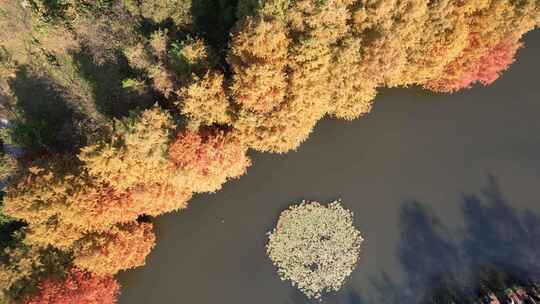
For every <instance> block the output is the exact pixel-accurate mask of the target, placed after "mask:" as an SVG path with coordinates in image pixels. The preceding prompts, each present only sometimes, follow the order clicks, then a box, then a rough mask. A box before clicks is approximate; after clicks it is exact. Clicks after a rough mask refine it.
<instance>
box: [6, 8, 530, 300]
mask: <svg viewBox="0 0 540 304" xmlns="http://www.w3.org/2000/svg"><path fill="white" fill-rule="evenodd" d="M539 25H540V3H539V2H538V1H536V0H521V1H510V0H482V1H447V0H437V1H428V0H407V1H401V2H399V1H393V0H381V1H371V0H358V1H357V0H325V1H319V0H294V1H292V0H238V1H207V0H174V1H166V0H124V1H117V0H20V1H13V0H0V28H2V29H3V30H2V31H0V102H1V104H0V118H1V119H2V126H0V127H1V132H0V135H1V140H2V142H1V143H2V151H0V152H1V155H0V161H1V165H0V168H1V172H0V178H1V179H2V186H3V192H2V203H1V205H0V227H1V231H2V235H3V237H2V238H1V244H2V245H1V246H2V248H0V249H1V252H0V261H2V263H1V265H0V290H1V293H0V297H1V301H0V302H2V301H3V302H7V303H10V302H15V303H17V302H26V303H114V302H115V301H116V300H115V297H116V295H117V294H118V293H119V286H118V283H116V282H115V281H114V277H113V276H114V275H115V274H116V273H117V272H119V271H121V270H127V269H130V268H133V267H138V266H141V265H144V263H145V258H146V256H147V255H148V254H149V252H150V251H151V250H152V248H153V247H154V244H155V236H154V233H153V231H152V223H151V222H152V217H155V216H158V215H160V214H163V213H167V212H171V211H174V210H180V209H183V208H186V207H187V205H188V201H189V200H190V198H191V197H192V196H193V195H196V194H197V193H205V192H215V191H218V190H219V189H220V188H221V187H222V185H223V184H224V183H225V182H227V181H228V180H230V179H235V178H238V177H240V176H242V175H243V174H244V173H246V171H247V168H248V167H249V166H250V165H251V160H250V158H249V156H248V151H250V150H256V151H262V152H272V153H285V152H288V151H291V150H294V149H296V148H298V146H299V145H300V144H301V143H302V142H304V141H305V140H306V139H307V138H308V137H309V134H310V133H311V132H312V130H313V128H314V126H315V125H316V123H317V121H319V120H320V119H321V118H323V117H325V116H327V115H329V116H332V117H336V118H340V119H346V120H351V119H355V118H357V117H360V116H362V115H364V114H366V113H368V112H369V111H370V110H371V107H372V104H373V102H374V99H375V96H376V94H377V89H378V88H382V87H406V86H421V87H423V88H426V89H428V90H432V91H435V92H444V93H447V92H454V91H457V90H460V89H466V88H470V87H472V86H474V85H476V84H481V85H489V84H491V83H493V82H494V81H495V80H496V79H497V78H498V77H499V76H500V75H501V73H502V72H503V71H504V70H506V69H507V68H508V67H509V65H510V64H511V63H512V62H513V61H514V60H515V55H516V52H517V51H518V50H519V48H520V47H523V43H522V42H521V37H522V36H523V35H524V34H525V33H526V32H528V31H530V30H532V29H534V28H535V27H537V26H539ZM14 151H18V152H14ZM4 236H5V237H4ZM314 292H315V294H316V292H317V291H314Z"/></svg>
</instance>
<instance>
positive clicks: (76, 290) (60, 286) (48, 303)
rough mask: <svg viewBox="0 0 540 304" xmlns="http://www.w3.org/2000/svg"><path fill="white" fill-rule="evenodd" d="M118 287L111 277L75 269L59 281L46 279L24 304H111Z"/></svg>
mask: <svg viewBox="0 0 540 304" xmlns="http://www.w3.org/2000/svg"><path fill="white" fill-rule="evenodd" d="M119 293H120V285H119V284H118V283H117V282H116V280H115V279H114V278H113V277H112V276H98V275H95V274H92V273H90V272H86V271H82V270H80V269H77V268H72V269H69V270H68V271H67V272H66V274H65V277H64V278H63V279H61V280H59V279H55V278H47V279H45V280H43V281H41V282H40V283H39V284H38V292H37V294H35V295H33V296H30V297H27V298H26V299H25V300H24V302H23V303H25V304H71V303H78V304H113V303H116V297H117V296H118V294H119Z"/></svg>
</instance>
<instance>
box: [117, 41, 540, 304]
mask: <svg viewBox="0 0 540 304" xmlns="http://www.w3.org/2000/svg"><path fill="white" fill-rule="evenodd" d="M539 72H540V31H536V32H534V33H530V34H528V36H527V37H526V48H524V49H522V50H521V51H520V52H519V54H518V61H517V62H516V63H515V64H514V65H512V67H511V68H510V70H508V71H507V72H506V73H505V74H504V75H503V76H502V77H501V78H500V79H499V80H498V81H497V82H496V83H495V84H493V85H492V86H491V87H489V88H475V89H472V90H468V91H466V92H460V93H456V94H453V95H436V94H432V93H428V92H424V91H422V90H419V89H392V90H383V91H382V92H381V93H380V95H379V96H378V97H377V99H376V103H375V107H374V109H373V111H372V113H371V114H369V115H368V116H367V117H365V118H362V119H358V120H355V121H353V122H345V121H339V120H332V119H326V120H323V121H321V122H320V123H319V124H318V125H317V127H316V129H315V131H314V133H313V134H312V136H311V137H310V139H309V140H308V141H307V142H306V143H304V144H303V145H302V146H301V147H300V148H299V149H298V151H296V152H291V153H288V154H286V155H272V154H261V153H252V156H253V163H254V165H253V166H252V167H251V168H249V170H248V173H247V175H245V176H243V177H242V178H240V179H239V180H235V181H231V182H229V183H227V184H226V185H225V186H224V188H223V189H222V190H221V191H219V192H217V193H216V194H213V195H199V196H197V197H195V198H194V199H193V200H192V201H191V202H190V206H189V208H188V209H187V210H184V211H182V212H179V213H173V214H168V215H166V216H162V217H160V218H158V219H157V220H156V221H155V224H156V230H157V236H158V241H157V246H156V248H155V249H154V251H153V252H152V253H151V255H150V256H149V258H148V260H147V265H146V266H145V267H142V268H138V269H136V270H133V271H129V272H126V273H122V274H121V275H120V276H119V277H120V282H121V283H122V285H123V286H124V289H123V294H122V296H121V298H120V303H122V304H124V303H125V304H142V303H190V304H216V303H220V304H221V303H226V304H229V303H230V304H243V303H246V304H287V303H290V304H292V303H294V304H298V303H309V301H307V300H306V299H305V298H304V297H303V296H302V295H301V294H299V293H298V292H297V291H295V289H294V288H292V287H291V286H290V284H289V283H288V282H281V281H280V280H279V278H278V276H277V275H276V273H275V271H274V269H273V267H272V265H271V263H270V262H269V260H268V258H267V257H266V256H265V249H264V246H265V242H266V232H267V231H268V230H270V229H271V228H272V227H273V226H274V225H275V223H276V220H277V217H278V215H279V213H280V212H281V211H282V210H284V209H285V208H286V207H287V206H288V205H289V204H291V203H294V202H299V201H300V200H302V199H308V200H319V201H321V202H327V201H331V200H334V199H336V198H342V199H343V201H344V204H345V206H346V207H347V208H349V209H351V210H353V211H354V213H355V224H356V226H357V227H358V228H359V229H360V231H361V232H362V234H363V237H364V238H365V240H366V241H365V242H364V243H363V250H362V253H361V257H360V262H359V264H358V267H357V269H356V271H355V272H354V273H353V274H352V275H351V277H350V279H349V280H348V282H347V284H346V285H345V287H344V288H343V290H342V291H341V292H339V293H338V294H336V295H331V296H329V297H327V298H325V299H324V300H323V303H340V304H345V303H347V304H357V303H416V302H418V296H417V295H419V294H421V293H422V292H424V291H425V289H426V288H428V289H429V288H430V287H431V285H433V284H434V282H436V281H437V278H440V277H441V274H445V275H452V276H453V277H454V278H458V279H459V280H463V281H466V278H467V276H468V272H469V270H471V269H474V267H475V266H478V265H483V264H485V263H494V264H498V265H503V264H504V265H506V266H509V267H513V268H516V269H526V270H533V271H539V270H540V266H539V265H538V263H540V220H539V219H538V216H539V215H540V76H539ZM536 261H539V262H536ZM539 273H540V272H539ZM314 303H316V302H314Z"/></svg>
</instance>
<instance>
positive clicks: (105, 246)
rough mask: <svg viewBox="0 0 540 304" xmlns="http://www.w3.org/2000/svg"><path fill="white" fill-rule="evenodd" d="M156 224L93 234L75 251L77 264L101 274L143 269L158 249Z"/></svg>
mask: <svg viewBox="0 0 540 304" xmlns="http://www.w3.org/2000/svg"><path fill="white" fill-rule="evenodd" d="M154 244H155V236H154V234H153V232H152V225H151V224H148V223H137V222H132V223H129V224H126V225H120V226H114V227H112V228H111V229H110V230H108V231H107V232H98V233H91V234H88V235H86V236H85V237H84V238H83V239H81V240H79V241H78V242H77V244H76V245H75V248H74V253H73V254H74V257H75V259H74V261H73V263H74V264H75V265H76V266H77V267H79V268H82V269H86V270H88V271H90V272H93V273H96V274H99V275H109V274H110V275H112V274H116V273H117V272H118V271H120V270H125V269H129V268H134V267H137V266H142V265H144V263H145V258H146V256H147V255H148V253H150V250H152V248H153V247H154Z"/></svg>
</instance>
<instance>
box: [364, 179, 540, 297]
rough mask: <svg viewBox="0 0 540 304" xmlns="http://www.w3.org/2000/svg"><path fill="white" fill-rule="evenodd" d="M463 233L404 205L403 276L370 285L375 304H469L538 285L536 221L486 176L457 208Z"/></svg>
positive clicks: (424, 207)
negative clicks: (479, 188) (484, 296)
mask: <svg viewBox="0 0 540 304" xmlns="http://www.w3.org/2000/svg"><path fill="white" fill-rule="evenodd" d="M461 209H462V211H463V215H464V220H465V229H464V231H461V230H458V229H452V228H450V227H448V226H445V225H444V224H443V223H442V221H441V219H440V217H439V216H438V215H436V214H435V213H434V212H432V210H430V209H429V207H428V204H424V203H420V202H418V201H407V202H404V203H403V205H402V209H401V215H400V229H401V240H400V243H399V247H398V258H399V260H400V262H401V264H402V266H403V270H404V272H405V275H406V279H405V281H404V282H396V281H395V280H393V279H392V278H389V277H388V276H387V275H385V274H384V273H383V275H382V276H381V278H378V279H376V280H373V281H372V285H373V287H374V290H375V294H376V295H378V296H379V297H381V299H382V300H379V301H378V302H379V303H471V302H473V301H476V300H477V299H478V296H479V295H480V294H485V293H486V292H487V291H488V290H490V291H493V292H497V291H502V290H504V289H505V288H506V286H509V285H512V284H523V285H526V284H527V283H528V282H531V281H537V278H538V274H539V273H540V272H539V271H540V260H539V257H540V252H539V249H540V248H539V246H540V217H539V216H538V215H537V214H536V213H534V212H532V211H530V210H518V209H515V208H513V207H512V206H511V204H510V203H509V202H508V200H507V199H506V198H505V197H504V195H503V194H502V193H501V190H500V187H499V184H498V182H497V179H496V178H495V177H494V176H492V175H490V176H489V177H488V183H487V186H486V188H485V189H484V190H483V191H482V193H481V195H476V194H467V195H464V197H463V202H462V204H461Z"/></svg>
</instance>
